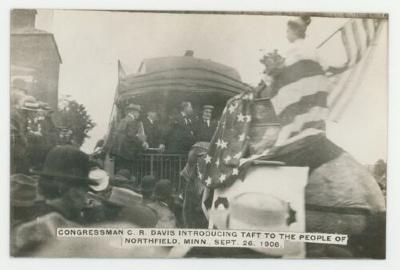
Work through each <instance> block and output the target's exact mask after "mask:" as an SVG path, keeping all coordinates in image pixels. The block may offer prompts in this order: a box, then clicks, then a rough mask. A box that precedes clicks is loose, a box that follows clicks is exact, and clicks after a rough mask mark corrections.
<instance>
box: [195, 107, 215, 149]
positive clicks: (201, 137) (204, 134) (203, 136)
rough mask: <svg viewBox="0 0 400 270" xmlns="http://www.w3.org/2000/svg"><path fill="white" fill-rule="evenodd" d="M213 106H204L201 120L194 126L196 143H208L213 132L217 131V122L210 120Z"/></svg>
mask: <svg viewBox="0 0 400 270" xmlns="http://www.w3.org/2000/svg"><path fill="white" fill-rule="evenodd" d="M213 110H214V106H211V105H204V106H203V113H202V116H201V118H200V119H199V120H198V121H197V122H196V125H195V127H196V128H195V138H196V142H210V141H211V139H212V136H213V135H214V132H215V130H216V129H217V121H215V120H212V119H211V118H212V112H213Z"/></svg>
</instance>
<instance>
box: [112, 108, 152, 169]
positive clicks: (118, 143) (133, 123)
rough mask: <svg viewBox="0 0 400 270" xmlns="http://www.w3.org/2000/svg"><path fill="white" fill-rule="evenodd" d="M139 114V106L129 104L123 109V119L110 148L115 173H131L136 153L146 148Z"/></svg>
mask: <svg viewBox="0 0 400 270" xmlns="http://www.w3.org/2000/svg"><path fill="white" fill-rule="evenodd" d="M140 112H141V107H140V105H137V104H133V103H131V104H129V105H128V106H127V107H126V108H125V113H126V115H125V117H124V118H123V119H122V120H121V121H120V122H119V124H118V126H117V128H116V135H115V139H114V142H113V144H112V147H111V155H112V156H114V157H115V171H119V170H120V169H127V170H129V171H130V172H132V167H133V162H134V160H135V159H136V157H137V155H138V153H139V152H141V151H142V150H145V149H147V148H148V144H147V142H146V136H145V134H144V129H143V124H142V122H141V121H140V120H139V116H140Z"/></svg>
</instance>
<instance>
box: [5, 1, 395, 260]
mask: <svg viewBox="0 0 400 270" xmlns="http://www.w3.org/2000/svg"><path fill="white" fill-rule="evenodd" d="M9 12H10V14H9V15H10V16H9V18H10V48H9V54H10V66H9V74H10V82H9V83H10V89H9V93H10V95H9V96H10V119H9V123H10V133H9V134H10V198H9V200H10V217H9V226H10V227H9V239H10V247H9V248H10V252H9V254H10V256H12V257H14V258H20V257H35V258H36V257H40V258H280V259H379V260H382V259H385V258H386V208H387V207H386V205H387V202H386V191H387V189H386V187H387V181H386V179H387V161H388V151H387V150H388V147H387V144H388V84H389V83H388V74H389V71H388V70H389V68H388V40H389V39H388V38H389V33H388V24H389V15H388V14H387V13H338V12H336V13H332V12H331V13H325V12H268V11H265V12H262V11H258V12H248V11H246V12H244V11H243V12H241V11H230V12H228V11H170V10H169V11H166V10H164V11H163V10H159V11H150V10H148V11H144V10H94V9H92V10H90V9H42V8H36V9H35V8H29V9H25V8H14V9H11V10H10V11H9Z"/></svg>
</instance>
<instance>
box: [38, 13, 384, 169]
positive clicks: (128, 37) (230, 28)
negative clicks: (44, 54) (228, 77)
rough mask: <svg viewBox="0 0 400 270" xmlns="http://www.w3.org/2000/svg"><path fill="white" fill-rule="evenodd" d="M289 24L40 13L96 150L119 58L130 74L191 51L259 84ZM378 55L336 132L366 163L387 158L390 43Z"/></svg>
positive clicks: (316, 35)
mask: <svg viewBox="0 0 400 270" xmlns="http://www.w3.org/2000/svg"><path fill="white" fill-rule="evenodd" d="M287 20H288V17H283V16H249V15H200V14H196V15H194V14H190V15H185V14H151V13H120V12H95V11H64V10H56V11H49V10H39V11H38V16H37V21H36V27H37V28H39V29H44V30H47V31H50V32H52V33H54V36H55V39H56V41H57V44H58V47H59V51H60V54H61V57H62V60H63V63H62V65H61V68H60V80H59V94H60V96H61V95H66V94H69V95H71V96H72V97H73V98H74V99H76V100H77V101H78V102H80V103H82V104H84V105H85V107H86V108H87V110H88V112H89V114H90V115H91V116H92V118H93V120H94V121H95V122H96V123H97V126H96V127H95V128H94V129H93V131H92V132H91V133H90V136H91V138H90V139H88V140H87V141H86V142H85V144H84V146H83V150H84V151H86V152H91V151H92V150H93V147H94V144H95V143H96V141H97V140H98V139H100V138H101V137H102V136H104V135H105V134H106V131H107V125H108V119H109V116H110V111H111V108H112V102H113V98H114V93H115V88H116V85H117V61H118V59H120V60H121V62H122V65H123V67H124V68H125V70H126V71H127V73H133V72H136V71H137V69H138V67H139V65H140V62H141V61H142V59H144V58H151V57H159V56H179V55H183V53H184V51H185V50H187V49H191V50H194V53H195V57H199V58H208V59H212V60H213V61H216V62H220V63H223V64H226V65H228V66H232V67H234V68H235V69H237V70H238V71H239V73H240V74H241V77H242V80H243V81H244V82H247V83H249V84H253V85H255V84H257V83H258V82H259V80H260V78H261V70H262V66H261V64H260V63H259V59H260V57H261V53H262V52H261V50H264V51H266V52H268V51H271V50H273V49H279V50H280V51H285V50H286V48H287V46H288V43H287V41H286V37H285V36H286V22H287ZM345 21H346V20H345V19H332V18H313V19H312V23H311V25H310V27H309V29H308V31H307V39H308V41H309V42H310V44H313V45H315V46H316V45H318V44H319V43H320V42H321V41H322V40H324V39H325V38H326V37H327V36H329V35H330V34H331V33H332V32H333V31H334V30H336V29H337V28H338V27H340V26H341V25H343V24H344V22H345ZM377 55H379V57H377V58H378V61H375V62H374V61H373V65H371V66H373V68H370V69H369V71H368V72H369V73H368V74H370V75H369V78H373V80H371V81H372V82H369V81H368V80H367V81H366V82H364V83H363V86H362V91H361V90H360V91H358V93H359V94H357V97H356V98H355V100H356V101H355V102H353V103H352V104H350V106H349V107H348V109H347V110H346V112H345V113H344V115H343V117H342V119H344V120H341V121H340V122H339V124H335V127H334V128H332V130H333V132H331V133H332V139H333V140H334V141H335V142H337V143H338V144H339V145H341V146H343V147H344V148H345V149H346V150H347V151H349V152H350V153H351V154H353V155H354V156H355V157H356V158H357V159H358V160H360V161H361V162H364V163H374V162H375V161H376V160H377V159H379V158H384V159H386V128H387V124H386V118H387V116H386V91H387V90H386V88H385V87H386V85H387V82H386V79H387V76H386V75H387V74H386V72H387V71H386V69H387V65H386V61H387V59H386V46H385V44H383V46H381V48H380V49H378V52H377ZM383 86H385V87H383ZM360 92H361V94H360ZM359 102H360V103H359Z"/></svg>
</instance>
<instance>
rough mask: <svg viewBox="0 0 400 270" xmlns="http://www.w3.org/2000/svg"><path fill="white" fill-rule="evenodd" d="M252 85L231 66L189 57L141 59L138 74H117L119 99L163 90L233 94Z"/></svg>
mask: <svg viewBox="0 0 400 270" xmlns="http://www.w3.org/2000/svg"><path fill="white" fill-rule="evenodd" d="M250 88H251V86H249V85H247V84H245V83H243V82H242V81H241V79H240V75H239V73H238V72H237V71H236V70H235V69H234V68H232V67H229V66H226V65H223V64H220V63H217V62H214V61H211V60H209V59H200V58H195V57H192V56H172V57H157V58H150V59H144V60H143V62H142V63H141V65H140V67H139V69H138V73H135V74H130V75H127V76H125V77H122V78H121V77H120V78H119V81H118V96H119V99H125V97H130V96H134V95H142V94H147V93H154V92H164V91H185V92H188V91H189V92H193V93H201V92H208V93H212V92H218V93H221V94H226V95H228V96H233V95H235V94H238V93H240V92H242V91H244V90H246V89H250Z"/></svg>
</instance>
